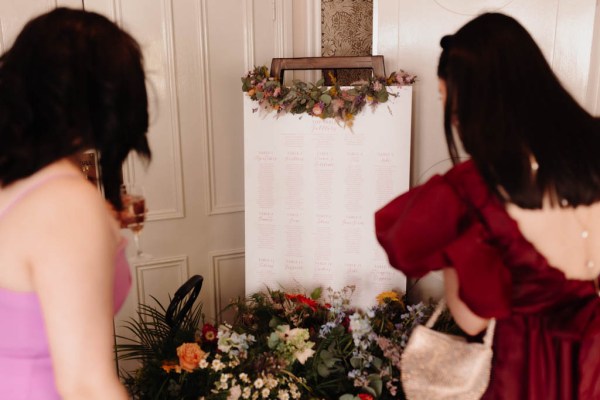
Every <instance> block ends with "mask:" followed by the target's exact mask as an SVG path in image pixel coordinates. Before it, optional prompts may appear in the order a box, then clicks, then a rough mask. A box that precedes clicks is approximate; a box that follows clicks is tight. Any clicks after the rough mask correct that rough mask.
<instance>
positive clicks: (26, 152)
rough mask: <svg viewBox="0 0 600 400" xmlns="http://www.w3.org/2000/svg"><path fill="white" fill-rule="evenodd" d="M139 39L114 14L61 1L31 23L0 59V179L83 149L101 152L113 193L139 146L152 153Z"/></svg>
mask: <svg viewBox="0 0 600 400" xmlns="http://www.w3.org/2000/svg"><path fill="white" fill-rule="evenodd" d="M147 131H148V99H147V94H146V87H145V75H144V69H143V65H142V54H141V51H140V48H139V45H138V44H137V42H136V41H135V40H134V39H133V38H132V37H131V36H130V35H129V34H127V33H126V32H124V31H123V30H122V29H120V28H119V27H118V26H116V25H115V24H114V23H112V22H111V21H109V20H108V19H107V18H105V17H103V16H101V15H99V14H96V13H91V12H86V11H81V10H71V9H66V8H57V9H55V10H53V11H51V12H49V13H46V14H43V15H41V16H39V17H37V18H35V19H33V20H31V21H30V22H28V23H27V24H26V25H25V27H24V28H23V30H22V31H21V33H20V34H19V35H18V37H17V38H16V41H15V43H14V45H13V46H12V47H11V48H10V50H8V51H7V52H6V53H5V54H4V55H3V56H2V57H1V58H0V184H1V185H2V186H6V185H8V184H10V183H12V182H14V181H16V180H18V179H22V178H24V177H27V176H30V175H31V174H33V173H35V172H36V171H38V170H39V169H41V168H43V167H44V166H46V165H48V164H50V163H52V162H54V161H56V160H59V159H61V158H63V157H68V156H71V155H74V154H76V153H78V152H80V151H82V150H88V149H95V150H97V151H98V153H99V165H100V179H101V181H102V185H103V188H104V193H105V196H106V198H107V199H108V200H109V201H110V202H111V203H113V205H115V207H117V208H118V209H120V208H121V200H120V197H119V184H120V179H121V167H122V164H123V161H124V160H125V158H126V157H127V155H128V154H129V152H130V151H131V150H135V151H136V152H137V153H138V154H139V155H141V156H142V157H143V158H145V159H147V160H149V159H150V156H151V153H150V148H149V146H148V141H147V139H146V132H147Z"/></svg>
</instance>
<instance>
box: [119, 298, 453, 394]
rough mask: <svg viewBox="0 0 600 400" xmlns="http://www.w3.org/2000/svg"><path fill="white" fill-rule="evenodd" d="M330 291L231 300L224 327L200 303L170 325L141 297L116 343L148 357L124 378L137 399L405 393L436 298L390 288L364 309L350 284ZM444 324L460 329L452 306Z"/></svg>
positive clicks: (123, 354) (123, 353)
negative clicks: (409, 351) (419, 328)
mask: <svg viewBox="0 0 600 400" xmlns="http://www.w3.org/2000/svg"><path fill="white" fill-rule="evenodd" d="M322 292H323V291H322V290H321V289H317V290H315V291H313V292H312V293H311V294H310V295H306V294H303V293H288V292H285V291H282V290H267V291H266V292H260V293H255V294H253V295H251V296H249V297H248V298H245V299H238V300H237V301H234V302H232V303H231V304H230V306H229V307H230V308H231V309H233V310H234V311H236V316H235V319H234V321H233V323H232V324H231V325H229V324H221V325H220V326H219V327H218V328H216V327H215V326H213V325H212V324H210V323H207V322H205V321H204V319H203V317H202V315H201V307H200V308H196V309H195V310H193V311H192V312H190V313H189V315H188V316H187V317H186V318H185V320H184V322H183V324H182V326H181V327H179V328H177V329H176V330H172V329H170V328H169V326H168V325H167V324H166V321H165V319H164V310H165V307H163V306H162V305H160V303H159V304H158V307H157V308H151V307H149V306H146V305H140V307H141V309H142V312H141V313H140V318H139V319H132V321H130V322H129V325H128V326H129V328H130V330H131V332H132V333H134V336H135V337H136V338H135V339H133V340H132V339H128V341H129V343H126V344H119V345H118V346H117V351H118V354H119V358H120V359H135V360H137V361H140V362H141V365H142V366H141V368H140V369H138V370H137V371H136V372H135V374H134V375H131V376H129V377H128V378H127V379H126V382H125V383H126V385H127V387H128V389H129V391H130V394H131V395H132V397H133V399H134V400H145V399H158V400H171V399H172V400H188V399H189V400H192V399H193V400H198V399H203V400H242V399H244V400H245V399H253V400H257V399H261V400H263V399H278V400H292V399H311V400H312V399H314V400H320V399H328V400H329V399H331V400H333V399H335V400H338V399H339V400H375V399H380V400H391V399H402V398H404V396H403V393H402V387H401V385H400V356H401V354H402V351H403V350H404V348H405V346H406V343H407V340H408V337H409V335H410V332H411V331H412V329H413V328H414V326H416V325H417V324H420V323H423V322H424V321H426V320H427V319H428V318H429V316H430V315H431V313H432V312H433V309H434V305H433V304H429V305H426V304H423V303H418V304H415V305H409V304H407V303H406V296H405V294H404V293H401V292H396V291H390V292H383V293H381V294H380V295H379V296H377V305H375V306H373V307H371V308H369V309H367V310H359V309H355V308H353V307H351V306H350V298H351V296H352V294H353V292H354V287H352V286H349V287H346V288H344V289H342V290H341V291H334V290H331V289H328V290H327V292H326V295H325V296H323V293H322ZM161 310H162V311H161ZM142 317H144V318H145V319H142ZM436 329H437V330H441V331H445V332H452V333H458V331H457V327H456V325H454V324H453V322H451V319H450V316H449V314H448V313H447V312H446V313H445V314H444V315H443V316H442V318H440V319H439V320H438V322H437V324H436ZM121 339H124V338H121Z"/></svg>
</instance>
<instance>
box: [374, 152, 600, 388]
mask: <svg viewBox="0 0 600 400" xmlns="http://www.w3.org/2000/svg"><path fill="white" fill-rule="evenodd" d="M473 208H475V209H476V210H477V211H478V212H479V214H480V216H481V217H475V216H474V214H475V211H474V209H473ZM375 225H376V233H377V238H378V240H379V242H380V243H381V245H382V246H383V248H384V249H385V250H386V252H387V254H388V257H389V260H390V263H391V265H392V266H394V267H395V268H397V269H399V270H401V271H402V272H404V273H405V274H406V275H407V276H409V277H413V278H414V277H420V276H423V275H425V274H427V273H428V272H430V271H434V270H439V269H442V268H445V267H448V266H450V267H453V268H455V269H456V272H457V274H458V278H459V286H460V289H459V296H460V298H461V299H462V300H463V301H464V302H465V303H466V305H467V306H468V307H469V308H470V309H471V310H472V311H473V312H475V313H476V314H478V315H480V316H481V317H484V318H492V317H493V318H496V319H497V323H496V332H495V336H494V358H493V364H492V377H491V380H490V384H489V387H488V390H487V391H486V393H485V395H484V396H483V399H503V400H507V399H508V400H520V399H523V400H525V399H527V400H553V399H560V400H566V399H600V298H599V297H598V293H597V292H596V289H595V284H594V282H592V281H586V280H573V279H567V278H566V277H565V275H564V273H563V272H562V271H560V270H558V269H556V268H555V267H553V266H552V265H550V264H548V261H547V260H546V259H545V257H544V256H543V255H542V254H540V253H539V252H538V251H537V250H536V248H535V247H534V246H533V245H532V244H531V243H530V242H529V241H528V240H527V239H525V237H524V236H523V235H522V234H521V232H520V230H519V228H518V225H517V223H516V222H515V221H514V220H513V219H512V218H511V217H510V215H509V214H508V213H507V212H506V209H505V207H504V205H503V204H502V202H501V201H499V200H498V199H497V198H496V197H495V195H493V194H492V193H491V192H490V191H489V190H488V189H487V187H486V185H485V183H484V181H483V179H482V178H481V176H480V175H479V172H478V171H477V169H476V167H475V165H474V163H473V162H472V161H466V162H464V163H461V164H458V165H457V166H455V167H454V168H452V169H451V170H450V171H449V172H447V173H446V174H445V175H443V176H440V175H436V176H434V177H433V178H431V179H430V180H429V181H428V182H427V183H425V184H423V185H421V186H419V187H416V188H414V189H412V190H410V191H408V192H407V193H405V194H403V195H401V196H400V197H398V198H396V199H394V200H393V201H391V202H390V203H389V204H388V205H386V206H385V207H384V208H382V209H381V210H379V211H378V212H377V213H376V215H375Z"/></svg>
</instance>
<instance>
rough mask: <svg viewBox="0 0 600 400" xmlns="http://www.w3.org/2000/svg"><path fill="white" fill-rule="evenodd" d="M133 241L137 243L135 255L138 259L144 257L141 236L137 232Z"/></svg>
mask: <svg viewBox="0 0 600 400" xmlns="http://www.w3.org/2000/svg"><path fill="white" fill-rule="evenodd" d="M133 241H134V242H135V255H136V256H137V257H139V256H141V255H142V250H141V249H140V234H139V232H136V233H134V234H133Z"/></svg>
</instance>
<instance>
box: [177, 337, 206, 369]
mask: <svg viewBox="0 0 600 400" xmlns="http://www.w3.org/2000/svg"><path fill="white" fill-rule="evenodd" d="M205 356H206V353H205V352H203V351H202V349H201V348H200V346H198V343H184V344H182V345H181V346H179V347H178V348H177V357H179V365H180V366H181V369H183V370H185V371H188V372H193V371H194V370H195V369H196V368H198V364H199V363H200V360H202V359H203V358H204V357H205Z"/></svg>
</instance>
